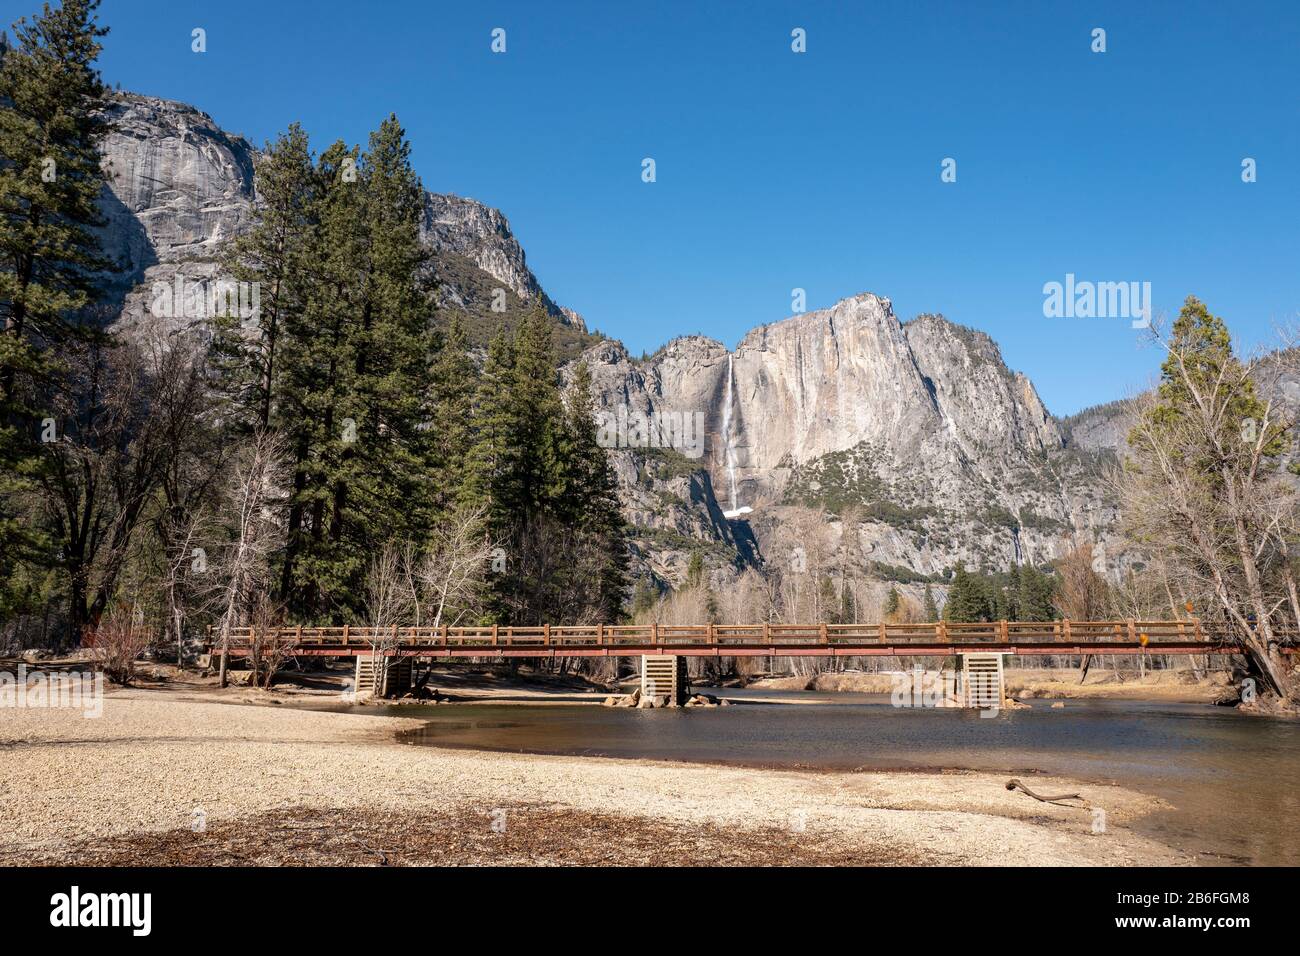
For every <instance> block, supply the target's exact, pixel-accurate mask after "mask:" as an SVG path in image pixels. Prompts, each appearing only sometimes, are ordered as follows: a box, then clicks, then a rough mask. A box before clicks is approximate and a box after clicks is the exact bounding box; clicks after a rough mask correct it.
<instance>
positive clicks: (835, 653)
mask: <svg viewBox="0 0 1300 956" xmlns="http://www.w3.org/2000/svg"><path fill="white" fill-rule="evenodd" d="M1279 636H1280V637H1282V638H1283V639H1284V641H1285V643H1286V646H1285V647H1284V650H1285V651H1286V652H1287V653H1292V652H1293V651H1294V650H1295V648H1294V640H1295V635H1294V634H1293V633H1290V632H1286V633H1283V634H1280V635H1279ZM212 638H213V639H212V641H211V643H212V644H213V645H215V644H216V643H217V642H216V640H215V635H212ZM254 641H260V642H267V641H273V642H276V643H280V642H287V643H289V644H291V645H292V646H293V648H294V652H295V653H297V654H303V655H319V656H334V657H355V656H357V655H361V654H367V655H368V654H373V653H379V654H384V655H390V656H400V657H491V656H504V657H617V656H632V655H637V654H678V655H683V656H689V657H763V656H779V657H787V656H788V657H804V656H808V657H858V656H873V655H875V656H918V657H927V656H930V657H934V656H947V655H951V654H960V653H962V652H964V651H965V652H976V651H984V652H988V651H996V652H1000V653H1004V654H1030V655H1033V654H1039V655H1042V654H1066V655H1082V654H1132V653H1135V652H1139V651H1143V650H1145V651H1147V652H1149V653H1155V654H1230V653H1235V652H1236V651H1237V649H1238V648H1237V645H1236V644H1235V643H1234V642H1233V641H1232V639H1231V635H1230V633H1229V632H1228V630H1227V629H1226V628H1221V627H1215V626H1211V625H1205V624H1201V623H1200V622H1199V621H1195V620H1188V621H1047V622H1020V621H995V622H991V623H983V624H955V623H950V622H945V621H940V622H939V623H937V624H688V625H678V624H640V625H609V624H593V625H586V626H559V625H542V626H538V627H505V626H500V627H437V628H434V627H390V628H372V627H355V626H351V625H344V626H341V627H291V628H279V629H272V630H271V631H267V632H262V633H260V634H259V633H254V631H253V629H251V628H237V629H235V631H234V632H233V633H232V635H231V647H230V650H231V653H233V654H237V655H243V654H246V653H248V649H249V645H250V643H253V642H254ZM213 649H214V650H216V649H218V648H217V647H215V646H214V647H213Z"/></svg>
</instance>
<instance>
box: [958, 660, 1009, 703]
mask: <svg viewBox="0 0 1300 956" xmlns="http://www.w3.org/2000/svg"><path fill="white" fill-rule="evenodd" d="M961 686H962V703H963V705H964V706H966V707H976V708H979V709H980V710H988V709H990V708H1000V707H1001V706H1002V701H1003V700H1004V699H1005V698H1006V695H1007V688H1006V681H1005V680H1004V678H1003V674H1002V655H1001V654H962V655H961Z"/></svg>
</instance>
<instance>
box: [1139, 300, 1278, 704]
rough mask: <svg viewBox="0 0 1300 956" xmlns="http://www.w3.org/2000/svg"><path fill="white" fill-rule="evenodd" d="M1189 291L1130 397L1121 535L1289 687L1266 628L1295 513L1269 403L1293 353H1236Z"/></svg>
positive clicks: (1274, 613) (1265, 676) (1260, 668)
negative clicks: (1154, 375)
mask: <svg viewBox="0 0 1300 956" xmlns="http://www.w3.org/2000/svg"><path fill="white" fill-rule="evenodd" d="M1215 323H1217V320H1214V319H1213V317H1210V316H1209V315H1208V312H1207V311H1205V310H1204V307H1203V306H1201V305H1200V303H1197V302H1195V301H1194V300H1191V299H1189V301H1188V304H1187V305H1186V306H1184V309H1183V313H1182V314H1180V317H1179V322H1178V323H1175V325H1174V327H1173V333H1172V334H1169V335H1164V334H1162V333H1163V328H1162V325H1163V323H1154V324H1153V330H1152V332H1153V335H1154V336H1155V338H1156V340H1157V341H1158V342H1160V344H1161V345H1162V346H1163V347H1164V348H1165V349H1166V350H1167V352H1168V359H1167V360H1166V362H1165V364H1164V378H1163V380H1162V383H1161V387H1160V389H1159V390H1158V391H1157V392H1155V393H1152V394H1148V395H1146V396H1143V397H1141V398H1139V399H1137V400H1136V403H1137V409H1136V410H1137V412H1138V414H1137V415H1136V421H1137V424H1136V425H1135V426H1134V429H1133V432H1132V434H1131V436H1130V446H1131V448H1132V452H1133V454H1132V456H1131V457H1130V459H1129V460H1128V462H1127V467H1126V468H1125V469H1124V472H1123V474H1122V476H1121V480H1120V492H1121V500H1122V502H1123V510H1124V516H1125V523H1126V527H1127V530H1128V532H1129V534H1130V535H1131V536H1132V537H1133V538H1134V539H1135V540H1136V541H1138V542H1139V543H1140V544H1141V545H1143V546H1144V547H1147V548H1150V549H1152V550H1155V551H1158V552H1159V553H1160V555H1161V556H1162V557H1163V559H1164V560H1165V561H1166V562H1167V563H1168V565H1169V566H1170V567H1171V568H1176V569H1177V570H1178V572H1179V573H1180V574H1182V575H1183V576H1185V578H1187V579H1188V580H1189V582H1190V583H1191V585H1192V587H1191V588H1189V590H1193V591H1195V590H1199V591H1203V592H1204V593H1206V594H1208V595H1210V596H1211V598H1212V600H1213V601H1214V602H1215V605H1216V606H1217V610H1218V612H1219V613H1221V614H1222V616H1223V619H1224V620H1225V621H1226V622H1227V623H1228V624H1229V625H1230V626H1231V628H1232V632H1233V634H1234V636H1235V637H1236V639H1237V641H1238V642H1239V643H1240V644H1241V646H1242V648H1243V650H1244V651H1245V653H1246V655H1247V657H1248V658H1249V660H1250V661H1251V663H1252V664H1253V666H1254V669H1255V670H1256V671H1257V672H1258V675H1259V676H1260V677H1261V679H1262V680H1263V681H1264V682H1265V685H1266V687H1267V689H1269V690H1272V691H1273V692H1275V693H1276V694H1278V695H1279V696H1280V697H1284V698H1285V697H1288V696H1289V695H1291V694H1292V693H1293V692H1294V678H1293V676H1292V674H1291V668H1290V666H1289V665H1288V663H1287V662H1286V660H1285V657H1284V655H1283V654H1282V653H1281V652H1280V651H1279V647H1278V637H1277V635H1276V634H1275V630H1274V629H1275V626H1276V623H1277V621H1278V611H1279V609H1280V608H1282V607H1283V606H1284V605H1285V604H1286V603H1287V601H1288V599H1289V594H1288V591H1287V588H1286V586H1285V566H1286V564H1287V561H1286V552H1285V544H1286V540H1287V537H1288V534H1289V531H1290V529H1291V528H1292V527H1293V526H1294V522H1295V514H1296V509H1297V498H1296V489H1295V485H1294V483H1293V482H1291V481H1287V480H1284V479H1283V475H1282V472H1281V470H1280V469H1279V468H1278V463H1277V456H1278V453H1279V451H1280V450H1281V449H1282V448H1284V447H1285V446H1286V445H1287V444H1288V443H1289V441H1290V437H1291V427H1292V423H1291V422H1290V421H1289V420H1288V419H1287V418H1286V416H1285V414H1284V412H1283V409H1282V408H1281V406H1280V405H1278V403H1277V402H1276V400H1275V396H1277V395H1278V394H1279V392H1280V390H1279V388H1278V383H1277V378H1278V377H1279V376H1280V374H1281V372H1282V371H1283V367H1284V364H1285V363H1287V362H1288V361H1292V360H1294V353H1293V352H1289V351H1287V352H1273V353H1269V354H1268V355H1265V356H1263V357H1259V358H1252V359H1248V360H1239V359H1236V358H1235V357H1233V356H1232V354H1231V348H1230V345H1228V344H1227V343H1226V329H1222V327H1221V324H1215Z"/></svg>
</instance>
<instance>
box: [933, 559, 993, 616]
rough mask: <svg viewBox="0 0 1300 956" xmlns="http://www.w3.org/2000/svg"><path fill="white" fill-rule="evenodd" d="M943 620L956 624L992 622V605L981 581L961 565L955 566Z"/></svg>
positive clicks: (944, 607)
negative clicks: (955, 622)
mask: <svg viewBox="0 0 1300 956" xmlns="http://www.w3.org/2000/svg"><path fill="white" fill-rule="evenodd" d="M943 619H944V620H945V621H957V622H979V621H991V620H993V609H992V603H991V601H990V600H989V595H988V592H987V589H986V588H985V586H984V583H983V581H982V580H981V579H980V578H979V577H978V576H976V575H972V574H971V573H970V572H969V571H967V570H966V568H965V566H963V565H960V564H959V565H957V570H956V572H955V573H954V574H953V578H952V586H951V588H950V589H949V591H948V601H947V603H946V604H944V606H943Z"/></svg>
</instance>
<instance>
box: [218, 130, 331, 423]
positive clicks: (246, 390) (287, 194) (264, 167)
mask: <svg viewBox="0 0 1300 956" xmlns="http://www.w3.org/2000/svg"><path fill="white" fill-rule="evenodd" d="M314 178H315V171H314V170H313V168H312V157H311V152H310V149H309V147H308V142H307V134H306V133H305V132H304V131H303V129H302V127H301V126H299V125H298V124H297V123H294V124H293V125H291V126H290V127H289V129H288V131H287V132H285V133H282V134H281V135H280V136H279V137H278V138H277V139H276V141H275V142H274V143H270V144H268V145H267V147H266V149H265V150H264V151H263V153H262V155H261V156H260V157H259V158H258V161H257V169H256V184H257V196H258V200H259V203H258V210H257V211H258V218H257V221H256V222H255V223H254V224H253V226H252V228H251V229H250V230H249V231H248V232H246V233H244V234H242V235H240V236H238V237H237V238H236V239H235V240H234V242H232V243H231V246H230V249H229V251H228V253H227V255H226V265H227V268H228V269H229V271H230V273H231V274H232V275H233V276H234V278H236V279H237V280H239V281H241V282H249V283H256V284H257V286H258V302H259V312H258V314H257V315H256V316H255V317H253V318H252V319H251V320H250V319H249V318H248V317H246V316H231V315H225V316H218V317H217V318H215V319H214V322H213V326H214V328H213V339H212V348H211V353H212V354H211V361H212V365H213V369H214V372H215V373H216V377H217V385H218V389H219V391H221V392H222V393H223V394H224V397H225V399H226V405H227V408H226V410H225V415H224V417H225V419H226V421H227V423H228V426H229V427H230V428H231V429H232V430H233V431H235V432H236V433H242V432H250V431H253V430H256V429H261V430H265V429H267V428H270V427H271V423H272V413H273V411H274V410H275V405H276V401H277V400H278V398H279V387H280V384H281V382H280V377H279V371H280V368H279V363H278V360H279V358H280V356H279V354H278V351H277V346H278V344H279V342H280V338H281V330H282V329H283V327H284V326H285V325H286V324H287V323H289V322H292V321H293V318H294V317H300V316H301V314H302V309H303V308H304V306H305V304H306V300H307V295H308V279H309V276H310V270H309V263H308V259H307V245H308V242H309V239H310V236H311V231H312V228H313V223H312V222H311V220H310V214H311V202H312V196H313V187H314Z"/></svg>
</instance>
